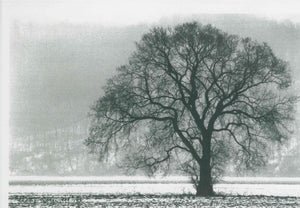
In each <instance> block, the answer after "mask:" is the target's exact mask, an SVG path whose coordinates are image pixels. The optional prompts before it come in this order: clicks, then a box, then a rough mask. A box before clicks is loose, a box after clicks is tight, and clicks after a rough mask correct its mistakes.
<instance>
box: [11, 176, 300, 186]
mask: <svg viewBox="0 0 300 208" xmlns="http://www.w3.org/2000/svg"><path fill="white" fill-rule="evenodd" d="M187 183H188V184H189V183H191V180H190V179H189V178H188V177H177V176H171V177H164V178H162V177H156V178H148V177H142V176H138V177H137V176H132V177H130V176H115V177H45V176H41V177H39V176H16V177H10V178H9V185H50V184H61V185H67V184H187ZM219 183H220V184H300V178H282V177H280V178H276V177H224V178H223V179H222V180H221V181H220V182H219Z"/></svg>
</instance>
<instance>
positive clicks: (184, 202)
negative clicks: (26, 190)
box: [9, 194, 300, 208]
mask: <svg viewBox="0 0 300 208" xmlns="http://www.w3.org/2000/svg"><path fill="white" fill-rule="evenodd" d="M299 199H300V198H296V197H272V196H271V197H266V196H216V197H210V198H207V197H195V196H194V195H124V194H123V195H92V194H88V195H82V194H81V195H77V194H69V195H66V194H65V195H57V194H46V195H45V194H21V195H19V194H14V195H10V196H9V207H45V208H46V207H49V208H50V207H58V206H59V207H81V208H83V207H89V208H92V207H206V208H213V207H234V208H243V207H264V208H274V207H285V208H294V207H299V206H300V200H299Z"/></svg>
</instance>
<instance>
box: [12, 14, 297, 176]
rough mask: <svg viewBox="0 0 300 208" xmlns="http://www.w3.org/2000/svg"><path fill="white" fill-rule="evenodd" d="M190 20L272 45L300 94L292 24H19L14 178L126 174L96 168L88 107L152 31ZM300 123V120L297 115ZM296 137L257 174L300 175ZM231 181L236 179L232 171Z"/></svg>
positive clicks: (216, 19) (248, 20)
mask: <svg viewBox="0 0 300 208" xmlns="http://www.w3.org/2000/svg"><path fill="white" fill-rule="evenodd" d="M186 21H198V22H200V23H202V24H212V25H213V26H215V27H217V28H219V29H221V30H223V31H225V32H228V33H230V34H237V35H240V36H242V37H251V38H252V39H254V40H257V41H259V42H267V43H268V44H269V45H270V46H271V48H272V49H273V50H274V52H275V54H276V55H277V56H278V57H280V58H282V59H283V60H286V61H288V62H289V64H290V67H291V71H292V75H293V78H294V84H295V85H294V87H295V91H299V89H300V68H299V67H300V25H299V24H298V25H295V24H293V23H291V22H276V21H271V20H265V19H260V18H256V17H253V16H245V15H203V16H191V17H186V18H179V17H176V18H175V17H174V18H165V19H161V21H159V22H158V23H157V24H153V25H150V24H148V25H146V24H139V25H134V26H126V27H125V26H123V27H121V26H114V27H108V26H102V25H98V24H70V23H52V24H38V23H24V22H21V21H16V22H14V24H13V25H12V26H11V37H10V41H11V42H10V44H11V50H10V53H11V54H10V55H11V66H12V67H11V68H12V71H11V72H10V77H11V79H10V83H11V101H10V106H11V107H10V108H11V112H10V126H11V129H10V130H11V135H12V138H11V141H10V174H11V175H56V176H59V175H108V174H109V175H111V174H114V175H120V174H122V172H120V171H119V170H116V169H117V168H116V167H115V166H111V164H110V163H111V162H110V161H107V163H98V161H97V156H95V155H91V154H89V153H88V150H87V148H86V147H85V146H84V145H83V141H84V139H85V138H87V136H88V128H89V117H88V112H89V108H90V106H91V105H92V104H93V103H94V102H95V101H96V99H98V98H99V97H100V96H101V95H102V94H103V89H102V87H103V86H104V84H105V82H106V80H107V79H109V78H110V77H111V76H112V75H114V74H115V69H116V67H118V66H120V65H122V64H125V63H126V62H127V59H128V57H129V56H130V54H131V53H132V52H133V51H134V50H135V41H139V40H140V38H141V36H142V35H143V34H144V33H146V32H148V31H149V29H150V28H152V27H153V26H154V25H162V26H168V25H169V26H171V25H175V24H178V23H182V22H186ZM298 109H299V106H298ZM296 120H297V121H300V114H299V111H298V113H297V116H296ZM299 133H300V132H299V130H298V129H295V132H294V136H293V138H292V139H291V140H290V143H288V144H284V147H283V150H282V152H279V151H278V152H276V154H275V156H274V158H271V161H270V164H269V166H268V167H267V168H266V169H265V170H261V171H260V172H258V173H257V175H271V176H294V177H297V176H300V151H299V149H300V142H299V135H300V134H299ZM274 151H277V150H276V148H274ZM281 155H282V156H281ZM174 174H176V173H174ZM228 174H230V175H235V174H236V173H233V172H230V170H228ZM249 174H253V173H249Z"/></svg>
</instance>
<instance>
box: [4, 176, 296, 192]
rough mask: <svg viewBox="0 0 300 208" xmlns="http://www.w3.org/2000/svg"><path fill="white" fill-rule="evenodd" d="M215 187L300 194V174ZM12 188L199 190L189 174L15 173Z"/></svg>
mask: <svg viewBox="0 0 300 208" xmlns="http://www.w3.org/2000/svg"><path fill="white" fill-rule="evenodd" d="M214 188H215V191H216V192H222V193H227V194H240V195H269V196H271V195H272V196H298V197H300V178H230V177H225V178H224V179H223V181H222V182H220V183H218V184H216V185H215V186H214ZM9 192H10V193H12V194H16V193H64V194H66V193H82V194H89V193H90V194H133V193H140V194H182V193H194V192H195V190H194V188H193V185H192V184H191V183H189V179H188V178H186V177H167V178H150V179H149V178H146V177H11V178H10V186H9Z"/></svg>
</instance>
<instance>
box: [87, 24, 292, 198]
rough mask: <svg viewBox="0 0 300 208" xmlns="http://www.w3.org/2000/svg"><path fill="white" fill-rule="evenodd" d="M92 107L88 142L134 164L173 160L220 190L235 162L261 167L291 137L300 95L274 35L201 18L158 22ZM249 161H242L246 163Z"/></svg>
mask: <svg viewBox="0 0 300 208" xmlns="http://www.w3.org/2000/svg"><path fill="white" fill-rule="evenodd" d="M117 70H118V73H117V75H116V76H114V77H112V78H111V79H110V80H108V82H107V85H106V86H105V94H104V96H102V97H101V98H99V100H97V102H96V103H95V105H94V106H93V107H92V109H91V114H92V117H93V122H92V126H91V128H90V133H89V137H88V138H87V140H86V144H87V145H88V146H89V147H91V149H92V150H94V151H96V152H98V153H100V158H101V159H104V158H107V157H110V155H111V154H112V153H116V152H117V153H120V154H121V155H122V158H121V162H120V164H121V165H122V166H123V167H125V168H127V169H128V170H132V169H137V168H141V169H143V170H146V171H147V172H148V173H151V174H153V173H155V172H156V171H158V170H164V171H166V172H167V171H168V170H169V169H170V166H175V167H177V168H178V169H180V170H182V171H184V172H186V173H188V174H190V175H191V176H192V179H193V181H194V183H195V186H196V189H197V194H198V195H211V194H213V188H212V181H213V177H212V176H217V175H218V174H221V173H222V170H224V167H225V165H226V164H227V163H228V162H229V161H231V160H235V161H236V163H235V164H243V165H245V167H247V168H250V167H257V166H262V165H263V164H264V161H265V159H266V158H267V157H266V156H267V155H268V153H269V152H268V151H267V149H268V147H269V146H270V145H269V144H270V143H272V142H281V141H282V140H285V139H287V138H288V136H289V132H290V128H289V127H290V121H291V120H292V119H293V115H294V104H295V102H296V100H297V98H296V97H295V96H294V95H293V94H292V93H291V92H290V90H289V89H290V86H291V83H292V79H291V75H290V71H289V67H288V64H287V63H286V62H284V61H283V60H281V59H279V58H277V57H276V56H275V55H274V53H273V52H272V50H271V48H270V47H269V46H268V45H267V44H266V43H262V44H261V43H258V42H256V41H253V40H251V39H250V38H240V37H238V36H236V35H229V34H227V33H225V32H222V31H220V30H218V29H217V28H214V27H212V26H210V25H206V26H203V25H200V24H198V23H196V22H192V23H185V24H181V25H178V26H175V27H172V28H171V27H170V28H162V27H155V28H153V29H152V30H151V31H150V32H149V33H147V34H145V35H144V36H143V37H142V39H141V41H140V42H138V43H137V44H136V51H135V52H134V53H133V54H132V56H131V57H130V58H129V62H128V64H127V65H124V66H121V67H119V68H118V69H117ZM238 167H241V166H238Z"/></svg>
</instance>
